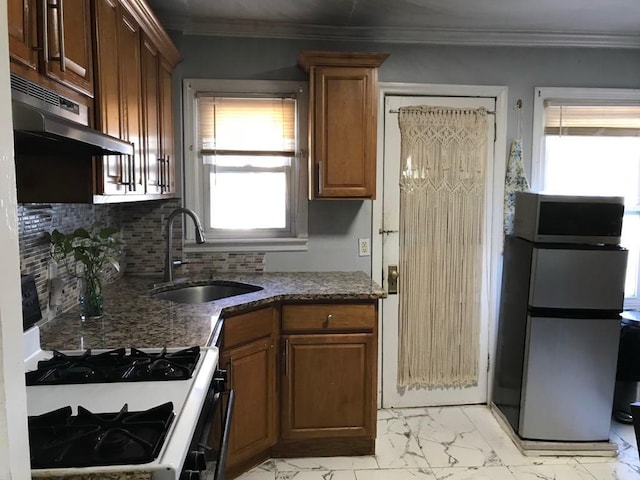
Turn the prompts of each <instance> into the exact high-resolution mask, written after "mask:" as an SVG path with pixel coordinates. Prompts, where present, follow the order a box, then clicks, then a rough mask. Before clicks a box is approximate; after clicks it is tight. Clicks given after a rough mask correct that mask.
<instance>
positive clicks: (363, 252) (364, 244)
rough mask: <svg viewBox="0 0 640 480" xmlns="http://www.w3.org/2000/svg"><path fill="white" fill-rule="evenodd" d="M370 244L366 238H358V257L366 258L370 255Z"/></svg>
mask: <svg viewBox="0 0 640 480" xmlns="http://www.w3.org/2000/svg"><path fill="white" fill-rule="evenodd" d="M370 245H371V243H370V242H369V239H368V238H359V239H358V256H360V257H368V256H370V255H371V248H370Z"/></svg>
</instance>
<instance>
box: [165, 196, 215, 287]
mask: <svg viewBox="0 0 640 480" xmlns="http://www.w3.org/2000/svg"><path fill="white" fill-rule="evenodd" d="M181 213H186V214H187V215H188V216H190V217H191V219H192V220H193V224H194V225H195V227H196V243H197V244H202V243H204V242H205V241H206V239H205V238H204V230H203V229H202V224H201V223H200V219H199V218H198V216H197V215H196V213H195V212H194V211H193V210H190V209H188V208H176V209H175V210H174V211H173V212H171V213H170V214H169V217H168V218H167V254H166V256H165V260H164V281H165V282H173V267H174V265H182V263H183V262H182V261H181V260H176V261H174V260H173V254H172V251H173V219H174V218H175V217H176V216H177V215H179V214H181ZM183 228H184V225H183Z"/></svg>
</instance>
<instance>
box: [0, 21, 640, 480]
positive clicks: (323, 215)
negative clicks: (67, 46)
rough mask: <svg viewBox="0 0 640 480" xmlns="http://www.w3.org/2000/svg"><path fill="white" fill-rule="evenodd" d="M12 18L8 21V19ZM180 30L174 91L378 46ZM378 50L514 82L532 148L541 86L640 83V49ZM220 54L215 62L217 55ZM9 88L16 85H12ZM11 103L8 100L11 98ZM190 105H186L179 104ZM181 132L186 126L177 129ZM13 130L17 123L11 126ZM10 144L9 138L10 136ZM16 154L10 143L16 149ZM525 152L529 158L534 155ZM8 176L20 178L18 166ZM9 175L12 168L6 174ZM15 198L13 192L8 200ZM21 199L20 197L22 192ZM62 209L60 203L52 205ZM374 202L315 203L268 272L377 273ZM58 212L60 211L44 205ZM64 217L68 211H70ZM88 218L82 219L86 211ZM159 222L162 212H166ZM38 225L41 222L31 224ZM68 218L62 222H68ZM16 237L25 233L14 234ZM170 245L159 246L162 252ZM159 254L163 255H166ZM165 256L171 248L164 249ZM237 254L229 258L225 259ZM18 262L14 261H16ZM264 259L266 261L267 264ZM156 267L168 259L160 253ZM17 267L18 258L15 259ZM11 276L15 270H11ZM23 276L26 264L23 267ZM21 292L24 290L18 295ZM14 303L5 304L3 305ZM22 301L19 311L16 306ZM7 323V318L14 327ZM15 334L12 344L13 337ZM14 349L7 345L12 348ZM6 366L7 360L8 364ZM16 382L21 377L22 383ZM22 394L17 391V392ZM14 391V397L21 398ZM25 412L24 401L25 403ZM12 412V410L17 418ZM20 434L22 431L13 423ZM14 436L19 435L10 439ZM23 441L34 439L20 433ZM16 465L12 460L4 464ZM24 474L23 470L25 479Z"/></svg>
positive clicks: (467, 78)
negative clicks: (299, 240) (300, 239)
mask: <svg viewBox="0 0 640 480" xmlns="http://www.w3.org/2000/svg"><path fill="white" fill-rule="evenodd" d="M3 24H4V22H3ZM172 38H173V41H174V43H175V44H176V46H177V47H178V48H179V50H180V52H181V54H182V56H183V58H184V60H183V62H182V63H180V64H179V65H178V67H177V70H176V74H175V75H174V92H179V91H180V89H181V81H180V80H181V78H194V77H202V78H233V79H240V78H241V79H251V78H254V79H269V78H275V79H292V80H305V79H306V76H305V74H304V72H303V71H302V70H301V69H299V68H298V67H297V66H296V59H297V56H298V53H299V51H300V50H304V49H327V50H331V49H335V50H355V51H367V50H371V49H372V48H371V45H370V44H368V43H367V42H363V41H351V42H344V41H320V40H315V41H314V40H285V39H270V40H269V42H264V41H263V40H260V39H251V38H244V39H240V38H233V37H220V38H219V37H213V36H204V35H202V36H201V35H182V34H180V33H176V32H172ZM375 50H377V51H384V52H386V53H390V57H389V58H388V59H387V61H386V62H385V63H384V64H383V66H382V67H381V69H380V80H381V81H384V82H403V83H411V82H414V83H434V84H463V85H469V84H479V85H507V86H508V87H509V101H508V104H509V105H511V104H514V103H515V100H516V99H522V100H523V103H524V105H525V115H524V118H523V134H524V145H525V152H528V151H529V149H530V148H531V123H532V116H531V110H528V114H527V110H526V108H527V106H529V108H530V106H531V105H532V102H533V87H534V86H537V85H571V86H582V87H603V86H606V87H619V88H638V87H639V86H640V85H639V83H638V78H640V75H639V71H638V69H639V68H640V66H639V65H640V61H639V54H638V53H637V52H638V51H637V50H635V49H622V48H620V49H614V48H576V47H557V46H551V47H537V48H526V47H522V46H520V47H517V46H513V47H506V46H504V47H496V46H475V47H473V46H451V45H448V46H447V45H428V44H427V45H420V44H398V43H395V44H394V43H388V44H376V45H375ZM212 59H213V60H212ZM7 90H8V89H7ZM178 99H179V95H174V101H175V102H176V104H179V101H178ZM5 104H8V102H6V103H5ZM174 110H175V111H176V112H180V111H181V110H180V108H178V106H176V107H175V108H174ZM176 128H177V130H179V126H177V127H176ZM507 129H508V130H507V137H508V138H512V137H514V136H515V131H516V122H515V116H514V115H513V114H512V112H511V111H510V112H509V113H508V122H507ZM4 130H5V131H9V130H10V129H4ZM176 140H177V141H176V146H175V148H176V151H178V152H179V151H181V150H182V145H181V143H180V135H177V134H176ZM4 143H5V142H3V144H4ZM7 154H8V155H10V151H9V152H8V153H7ZM528 161H530V160H528V157H527V155H525V162H528ZM7 175H8V177H7V178H12V175H11V172H8V173H7ZM3 177H4V176H3ZM6 201H7V202H9V205H11V204H12V201H11V200H10V199H7V200H6ZM13 202H15V200H13ZM52 208H57V207H52ZM75 208H77V209H78V210H79V211H80V213H79V212H77V211H75V210H74V211H73V212H72V213H70V216H74V217H76V216H78V214H80V215H86V218H91V216H92V215H95V213H94V212H98V213H97V215H98V216H99V215H104V213H103V212H104V210H105V209H110V208H111V207H103V206H96V207H89V206H80V207H75ZM123 210H124V211H128V210H131V212H130V213H126V214H124V215H125V216H126V217H127V218H130V219H131V221H132V224H137V225H140V226H141V225H142V222H143V220H142V219H144V221H148V222H149V224H150V225H151V226H150V229H151V230H152V231H154V232H155V234H156V235H160V234H161V232H162V229H161V228H162V227H161V225H160V224H159V223H155V224H154V223H153V220H152V219H153V218H154V215H155V216H156V217H157V218H158V219H159V218H160V217H161V213H158V212H157V211H156V210H155V209H154V208H153V206H151V205H146V204H140V205H137V206H131V207H123ZM371 210H372V205H371V202H368V201H364V202H341V201H340V202H335V203H334V202H311V203H310V211H309V218H310V225H309V247H308V250H307V251H306V252H294V253H268V254H266V255H265V258H264V260H263V259H258V260H257V262H258V266H259V268H264V269H266V270H267V271H282V270H294V271H322V270H343V269H344V270H362V271H365V272H366V273H370V274H371V273H374V272H372V269H371V265H370V259H369V258H367V257H359V256H358V255H357V250H356V248H355V246H356V245H357V239H358V238H372V237H373V234H372V230H375V228H372V225H371V220H370V218H371ZM19 211H21V212H22V215H23V216H22V217H21V218H22V219H23V222H22V223H20V224H19V225H20V226H21V227H24V226H25V225H26V224H27V222H25V221H24V220H26V219H27V218H28V217H29V215H30V214H29V210H27V209H23V207H20V208H19ZM40 213H44V215H45V216H46V215H51V212H48V211H45V212H34V216H35V214H40ZM54 215H64V213H63V212H60V213H59V214H58V213H55V214H54ZM81 218H82V217H81ZM9 221H10V222H13V223H10V225H15V226H14V227H13V228H11V229H10V230H11V232H14V233H13V235H16V233H17V232H18V231H19V229H18V225H16V223H15V220H11V219H9ZM158 221H159V220H158ZM29 225H32V224H31V223H30V224H29ZM61 226H62V225H61ZM7 241H16V242H17V240H15V239H12V238H9V239H8V240H7ZM161 247H162V245H161V244H160V245H158V248H159V249H160V250H162V248H161ZM15 249H16V247H15V246H11V244H9V247H8V248H6V249H4V248H3V251H5V252H10V251H15ZM157 255H158V253H156V257H154V258H157ZM159 255H160V257H161V256H162V252H160V253H159ZM230 257H232V256H230V255H227V256H224V258H222V260H221V262H223V264H224V265H228V263H224V262H225V261H227V260H229V258H230ZM8 261H13V262H14V263H17V261H16V260H15V259H14V260H8ZM260 262H264V264H263V265H262V266H261V263H260ZM152 263H153V265H160V264H161V263H160V262H156V261H155V260H154V261H153V262H152ZM13 268H15V265H14V267H13ZM8 276H9V275H7V277H8ZM15 278H17V269H16V275H15ZM3 282H7V286H6V288H3V289H2V290H3V292H4V293H3V298H6V299H8V300H7V302H8V303H7V305H12V303H13V302H12V300H11V298H12V297H11V292H13V293H14V294H15V293H16V290H17V286H16V285H14V284H13V283H11V282H8V281H7V280H6V279H5V280H3ZM13 298H18V297H17V296H16V295H14V297H13ZM4 305H5V303H4V302H3V309H4V308H5V307H4ZM6 308H9V311H8V313H7V314H6V315H5V313H4V311H3V315H2V317H3V332H4V329H5V328H7V329H8V331H9V332H13V338H14V342H13V343H18V342H15V338H18V335H19V334H18V333H17V332H16V331H13V330H15V328H13V327H12V326H11V325H6V323H7V322H6V318H12V316H11V313H13V314H14V315H13V318H15V311H16V310H17V306H15V305H13V307H6ZM11 308H13V310H14V311H13V312H11ZM5 325H6V326H5ZM2 337H3V352H5V360H4V362H7V364H10V363H13V364H14V366H15V363H16V362H17V360H16V358H21V354H20V353H18V352H15V351H14V353H15V354H16V355H17V357H16V356H10V352H12V348H11V341H10V338H11V336H8V337H6V336H5V335H4V334H3V336H2ZM4 342H6V343H4ZM5 347H6V348H5ZM3 364H4V363H3ZM3 368H4V369H5V371H6V375H5V377H4V378H5V379H11V378H12V377H11V375H12V374H11V371H10V370H11V369H10V368H9V367H8V366H4V367H3ZM14 385H15V384H14ZM12 392H13V390H12ZM5 395H6V397H7V401H8V402H11V401H16V402H18V400H19V399H18V398H17V397H19V395H15V396H14V395H13V394H12V393H7V394H5ZM12 399H14V400H12ZM18 411H19V407H18ZM9 418H10V417H9ZM9 430H10V431H11V432H12V433H11V434H12V435H15V433H14V432H16V431H17V430H16V429H9ZM10 438H11V437H10ZM14 443H15V444H22V445H24V444H25V443H24V442H20V441H16V442H14ZM2 463H3V464H5V465H7V464H8V462H2ZM18 478H19V477H18Z"/></svg>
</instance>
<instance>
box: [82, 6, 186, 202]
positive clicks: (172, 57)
mask: <svg viewBox="0 0 640 480" xmlns="http://www.w3.org/2000/svg"><path fill="white" fill-rule="evenodd" d="M94 22H95V30H96V57H97V60H96V61H97V66H98V68H97V71H98V77H99V78H98V82H97V92H98V98H97V99H98V102H97V105H96V109H97V111H98V124H97V126H98V128H100V129H101V130H102V131H103V132H105V133H109V134H110V135H115V136H119V137H120V138H123V139H126V140H128V141H130V142H131V143H133V144H134V148H135V154H134V156H133V158H129V157H126V156H119V157H118V156H113V157H104V158H102V165H101V168H99V169H98V171H97V172H96V173H97V191H98V192H99V193H100V194H101V195H102V197H101V199H104V201H119V200H124V201H128V200H146V199H157V198H167V197H170V196H173V194H175V158H174V146H173V137H174V135H173V110H172V103H173V101H172V99H173V96H172V80H171V74H172V72H173V68H174V67H175V65H176V63H177V62H178V61H179V58H180V57H179V54H178V52H177V50H176V48H175V47H174V46H173V44H172V43H171V42H170V40H169V39H168V37H166V34H164V32H163V31H162V30H161V27H160V26H159V25H158V24H157V22H155V20H154V19H152V17H150V12H149V11H148V9H146V4H144V3H143V2H141V1H140V0H97V1H96V6H95V12H94ZM114 45H115V46H116V48H115V49H114ZM118 131H119V132H120V133H119V135H118V134H116V133H115V132H118Z"/></svg>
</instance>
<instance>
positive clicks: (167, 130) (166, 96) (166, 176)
mask: <svg viewBox="0 0 640 480" xmlns="http://www.w3.org/2000/svg"><path fill="white" fill-rule="evenodd" d="M172 70H173V69H172V68H171V65H169V64H168V63H167V62H166V61H165V60H164V59H162V58H161V59H160V72H159V75H160V118H161V128H160V131H161V135H162V136H161V140H160V141H161V146H162V149H161V151H162V161H161V167H162V170H161V172H162V175H161V177H160V184H161V188H162V193H165V194H172V193H175V191H176V179H175V169H176V161H175V152H174V144H173V94H172V81H171V72H172Z"/></svg>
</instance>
